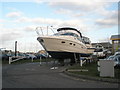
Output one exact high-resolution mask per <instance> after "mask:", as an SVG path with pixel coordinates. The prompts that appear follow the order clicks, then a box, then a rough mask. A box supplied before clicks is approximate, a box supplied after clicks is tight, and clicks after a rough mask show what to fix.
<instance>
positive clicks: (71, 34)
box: [61, 33, 74, 36]
mask: <svg viewBox="0 0 120 90" xmlns="http://www.w3.org/2000/svg"><path fill="white" fill-rule="evenodd" d="M61 35H67V36H74V33H63V34H61Z"/></svg>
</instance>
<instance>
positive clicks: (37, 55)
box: [36, 54, 48, 59]
mask: <svg viewBox="0 0 120 90" xmlns="http://www.w3.org/2000/svg"><path fill="white" fill-rule="evenodd" d="M36 57H37V58H38V59H40V57H41V58H47V57H48V56H47V55H46V54H36Z"/></svg>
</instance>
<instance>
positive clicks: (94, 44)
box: [92, 42, 112, 47]
mask: <svg viewBox="0 0 120 90" xmlns="http://www.w3.org/2000/svg"><path fill="white" fill-rule="evenodd" d="M97 44H99V45H102V46H103V47H112V44H111V43H110V42H101V43H92V46H93V47H95V46H96V45H97Z"/></svg>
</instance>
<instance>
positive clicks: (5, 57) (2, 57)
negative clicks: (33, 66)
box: [0, 53, 9, 60]
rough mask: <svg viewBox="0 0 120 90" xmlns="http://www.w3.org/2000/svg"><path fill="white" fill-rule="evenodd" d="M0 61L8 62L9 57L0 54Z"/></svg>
mask: <svg viewBox="0 0 120 90" xmlns="http://www.w3.org/2000/svg"><path fill="white" fill-rule="evenodd" d="M0 59H2V60H9V56H8V55H7V54H4V53H2V54H0Z"/></svg>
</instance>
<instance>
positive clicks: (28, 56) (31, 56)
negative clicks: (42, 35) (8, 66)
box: [26, 54, 37, 59]
mask: <svg viewBox="0 0 120 90" xmlns="http://www.w3.org/2000/svg"><path fill="white" fill-rule="evenodd" d="M26 58H27V59H32V58H33V59H36V58H37V57H36V56H35V55H34V54H26Z"/></svg>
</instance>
